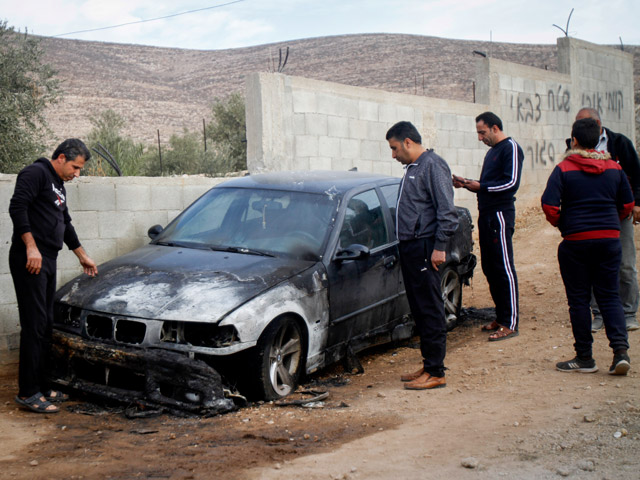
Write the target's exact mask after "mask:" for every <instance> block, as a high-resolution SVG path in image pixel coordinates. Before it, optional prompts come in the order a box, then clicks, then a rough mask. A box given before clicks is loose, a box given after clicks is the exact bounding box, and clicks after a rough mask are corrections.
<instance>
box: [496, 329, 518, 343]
mask: <svg viewBox="0 0 640 480" xmlns="http://www.w3.org/2000/svg"><path fill="white" fill-rule="evenodd" d="M518 335H520V333H519V332H518V330H510V329H508V328H507V327H500V328H499V329H498V330H497V331H496V332H495V333H492V334H491V335H489V341H490V342H499V341H500V340H506V339H507V338H512V337H517V336H518Z"/></svg>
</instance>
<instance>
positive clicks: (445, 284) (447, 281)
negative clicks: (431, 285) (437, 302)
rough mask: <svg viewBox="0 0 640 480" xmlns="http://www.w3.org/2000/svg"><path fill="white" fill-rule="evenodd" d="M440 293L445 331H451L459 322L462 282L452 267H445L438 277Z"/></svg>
mask: <svg viewBox="0 0 640 480" xmlns="http://www.w3.org/2000/svg"><path fill="white" fill-rule="evenodd" d="M440 291H441V292H442V300H443V301H444V317H445V319H446V322H447V330H451V329H452V328H454V327H455V326H456V325H458V322H459V321H460V311H461V309H462V282H461V281H460V275H459V274H458V271H457V270H456V269H455V267H454V266H447V267H445V269H444V270H443V271H442V274H441V275H440Z"/></svg>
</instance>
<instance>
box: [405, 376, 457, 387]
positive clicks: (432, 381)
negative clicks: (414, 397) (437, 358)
mask: <svg viewBox="0 0 640 480" xmlns="http://www.w3.org/2000/svg"><path fill="white" fill-rule="evenodd" d="M446 386H447V379H446V378H445V377H434V376H432V375H429V374H428V373H427V372H424V373H423V374H422V375H420V376H419V377H418V378H416V379H415V380H414V381H413V382H409V383H405V384H404V388H405V389H407V390H429V389H431V388H442V387H446Z"/></svg>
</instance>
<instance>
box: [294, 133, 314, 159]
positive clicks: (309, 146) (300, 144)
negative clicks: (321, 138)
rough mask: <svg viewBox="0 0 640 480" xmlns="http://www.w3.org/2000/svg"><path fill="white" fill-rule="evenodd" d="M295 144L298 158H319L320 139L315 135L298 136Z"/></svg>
mask: <svg viewBox="0 0 640 480" xmlns="http://www.w3.org/2000/svg"><path fill="white" fill-rule="evenodd" d="M294 144H295V150H294V151H295V156H296V157H317V156H318V137H316V136H313V135H298V136H297V137H296V138H295V142H294Z"/></svg>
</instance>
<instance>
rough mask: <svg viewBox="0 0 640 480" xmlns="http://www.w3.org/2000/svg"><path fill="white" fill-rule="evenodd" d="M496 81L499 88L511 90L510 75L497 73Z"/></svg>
mask: <svg viewBox="0 0 640 480" xmlns="http://www.w3.org/2000/svg"><path fill="white" fill-rule="evenodd" d="M498 82H499V88H500V90H511V89H512V84H511V75H507V74H504V73H500V74H498Z"/></svg>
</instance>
